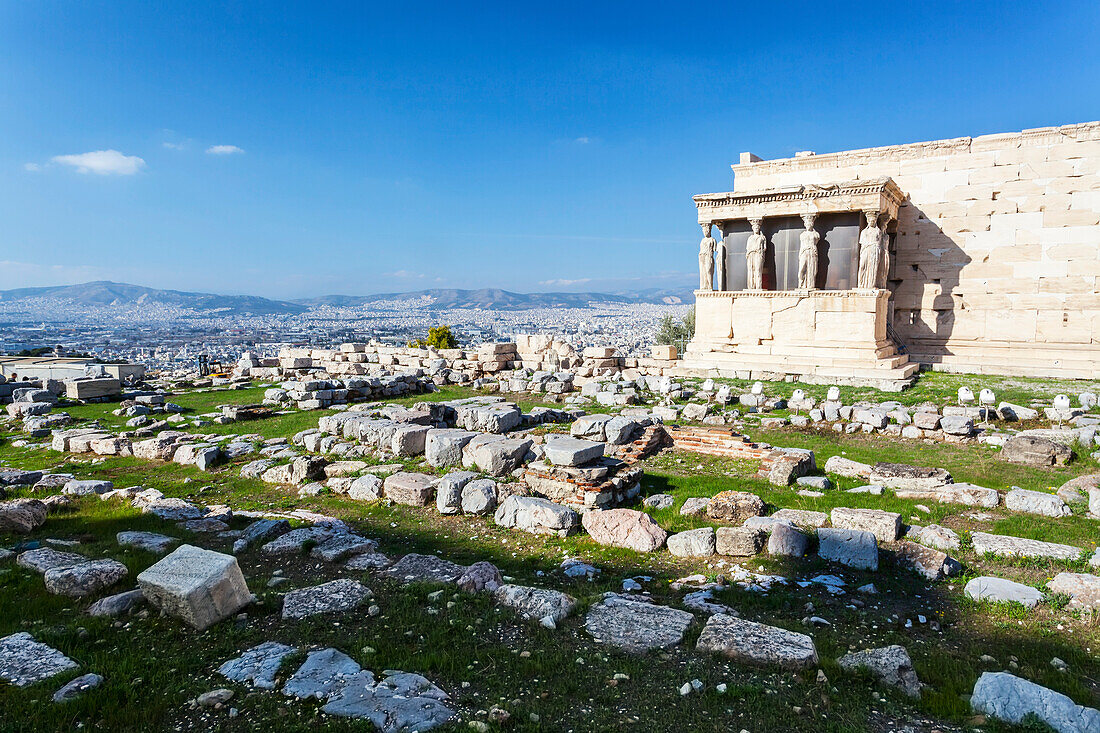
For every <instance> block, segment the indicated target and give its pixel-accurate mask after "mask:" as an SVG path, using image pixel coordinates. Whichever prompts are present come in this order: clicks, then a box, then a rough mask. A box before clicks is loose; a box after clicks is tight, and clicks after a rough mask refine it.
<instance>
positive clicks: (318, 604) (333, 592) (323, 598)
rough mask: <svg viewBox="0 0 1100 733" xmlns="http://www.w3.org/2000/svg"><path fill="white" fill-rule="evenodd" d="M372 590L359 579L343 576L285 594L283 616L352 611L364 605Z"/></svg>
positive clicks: (295, 616)
mask: <svg viewBox="0 0 1100 733" xmlns="http://www.w3.org/2000/svg"><path fill="white" fill-rule="evenodd" d="M370 596H371V591H370V589H369V588H367V587H366V586H365V585H363V584H362V583H360V582H359V581H357V580H351V579H349V578H341V579H339V580H332V581H329V582H328V583H322V584H321V585H315V586H312V587H310V588H299V589H298V590H292V591H290V592H289V593H287V594H286V595H285V596H283V618H284V619H287V618H305V617H306V616H315V615H317V614H319V613H338V612H341V611H350V610H351V609H353V608H356V607H357V606H360V605H362V604H363V603H364V602H365V601H366V600H367V599H368V598H370Z"/></svg>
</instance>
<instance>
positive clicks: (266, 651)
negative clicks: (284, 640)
mask: <svg viewBox="0 0 1100 733" xmlns="http://www.w3.org/2000/svg"><path fill="white" fill-rule="evenodd" d="M296 651H298V650H297V649H296V648H294V647H292V646H287V645H286V644H280V643H279V642H277V641H265V642H264V643H263V644H258V645H256V646H254V647H252V648H251V649H248V650H247V651H245V653H244V654H242V655H241V656H239V657H237V658H235V659H230V660H229V661H228V662H226V663H225V664H223V665H222V666H220V667H218V672H219V673H220V674H221V675H222V676H224V677H227V678H229V679H231V680H233V681H234V682H247V683H251V684H252V686H253V687H256V688H258V689H261V690H273V689H275V675H276V674H277V673H278V671H279V667H280V666H282V664H283V659H284V658H285V657H286V656H287V655H289V654H293V653H294V652H296Z"/></svg>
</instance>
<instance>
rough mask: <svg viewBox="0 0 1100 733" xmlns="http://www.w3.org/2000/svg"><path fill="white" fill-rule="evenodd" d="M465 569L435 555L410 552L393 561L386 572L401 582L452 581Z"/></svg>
mask: <svg viewBox="0 0 1100 733" xmlns="http://www.w3.org/2000/svg"><path fill="white" fill-rule="evenodd" d="M465 569H466V568H464V567H462V566H461V565H458V564H456V563H453V562H451V561H450V560H444V559H443V558H441V557H436V556H435V555H419V554H417V553H414V552H410V553H409V554H408V555H405V556H404V557H403V558H401V559H400V560H398V561H397V562H396V563H394V564H393V566H392V567H390V568H389V570H387V571H386V574H387V575H389V576H390V577H392V578H395V579H397V580H400V581H401V582H402V583H454V582H456V581H457V580H458V579H459V577H460V576H461V575H462V572H463V571H464V570H465Z"/></svg>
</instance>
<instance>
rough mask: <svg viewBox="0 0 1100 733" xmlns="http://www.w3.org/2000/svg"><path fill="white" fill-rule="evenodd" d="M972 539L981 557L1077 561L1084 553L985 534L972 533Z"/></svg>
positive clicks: (1006, 536)
mask: <svg viewBox="0 0 1100 733" xmlns="http://www.w3.org/2000/svg"><path fill="white" fill-rule="evenodd" d="M970 539H971V541H972V542H973V543H974V552H976V553H978V554H979V555H984V554H985V553H987V552H988V553H990V554H992V555H996V556H997V557H1053V558H1055V559H1058V560H1076V559H1077V558H1079V557H1080V556H1081V554H1082V553H1083V552H1084V550H1083V549H1081V548H1080V547H1074V546H1073V545H1060V544H1057V543H1054V542H1041V541H1040V540H1029V539H1025V538H1023V537H1012V536H1011V535H1001V534H987V533H985V532H972V533H971V534H970Z"/></svg>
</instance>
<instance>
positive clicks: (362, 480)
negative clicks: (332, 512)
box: [348, 473, 384, 501]
mask: <svg viewBox="0 0 1100 733" xmlns="http://www.w3.org/2000/svg"><path fill="white" fill-rule="evenodd" d="M383 487H384V482H383V480H382V477H381V476H376V475H375V474H372V473H368V474H367V475H365V476H359V477H357V478H356V479H355V480H354V481H352V482H351V484H350V485H349V486H348V498H349V499H355V500H356V501H375V500H376V499H381V498H382V494H383V491H384V488H383Z"/></svg>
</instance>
